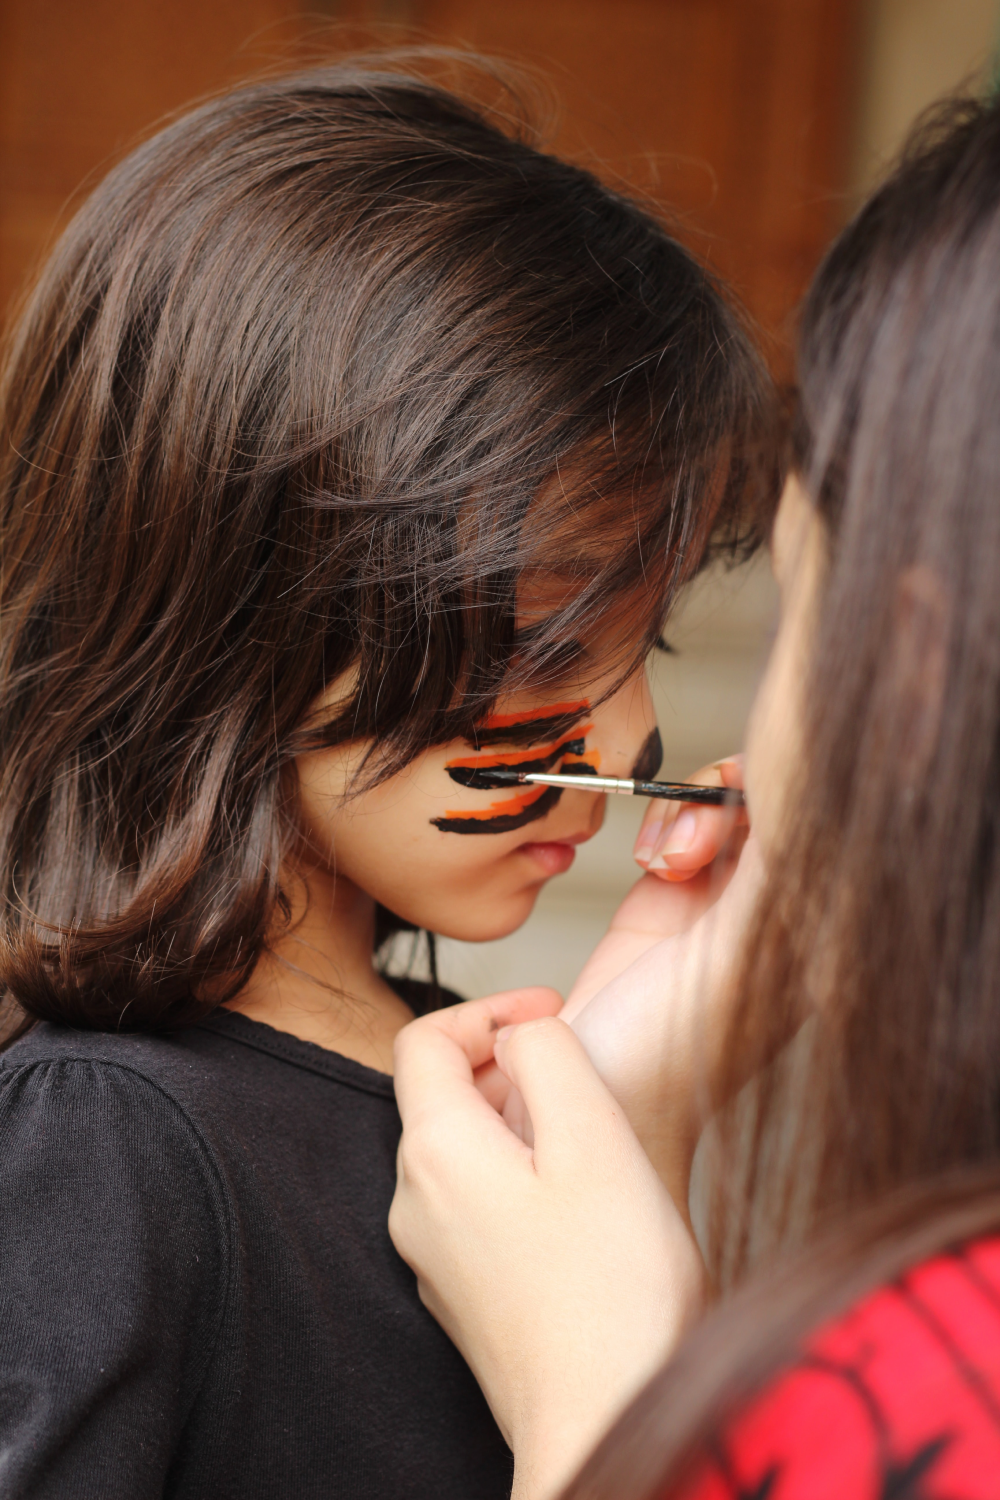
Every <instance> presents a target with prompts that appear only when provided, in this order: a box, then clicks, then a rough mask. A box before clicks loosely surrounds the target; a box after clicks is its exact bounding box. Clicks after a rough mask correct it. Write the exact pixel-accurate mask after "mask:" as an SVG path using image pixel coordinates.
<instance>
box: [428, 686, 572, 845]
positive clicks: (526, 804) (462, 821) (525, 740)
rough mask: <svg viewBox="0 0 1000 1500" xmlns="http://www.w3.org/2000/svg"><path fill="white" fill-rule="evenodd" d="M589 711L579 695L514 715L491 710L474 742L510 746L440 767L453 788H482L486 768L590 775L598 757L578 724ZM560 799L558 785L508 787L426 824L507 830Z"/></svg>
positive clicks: (470, 830)
mask: <svg viewBox="0 0 1000 1500" xmlns="http://www.w3.org/2000/svg"><path fill="white" fill-rule="evenodd" d="M589 711H590V702H589V700H588V699H586V698H584V699H581V700H580V701H579V702H576V703H553V704H551V705H548V706H546V707H543V708H534V709H530V710H527V711H525V712H523V713H519V714H494V715H492V716H491V717H490V718H489V719H486V720H484V722H483V724H482V725H480V726H478V727H477V729H476V743H477V745H479V746H485V745H491V744H493V745H495V744H505V745H510V746H511V747H512V748H511V749H509V750H505V751H504V752H502V753H497V752H494V753H483V752H482V751H479V752H477V753H476V754H473V755H468V756H462V757H460V758H457V759H455V760H450V761H448V762H447V763H446V765H445V770H446V771H447V772H448V775H449V776H450V777H451V779H452V780H453V781H455V782H457V783H458V784H459V786H466V787H476V788H479V789H482V790H486V789H487V788H488V787H489V785H490V781H489V773H490V770H491V769H492V770H503V771H572V772H573V773H574V774H575V775H578V776H579V775H587V774H588V773H589V774H591V775H595V774H596V772H597V769H598V766H599V764H600V756H599V755H597V754H596V753H591V754H589V755H588V754H587V752H586V737H587V734H588V732H589V731H590V729H591V728H592V727H593V726H592V725H590V724H581V723H580V720H581V718H583V717H585V716H586V714H588V713H589ZM518 743H521V744H526V748H525V749H524V750H520V751H519V750H517V749H515V748H513V747H514V746H515V745H516V744H518ZM494 785H502V783H494ZM561 797H562V789H561V788H560V787H527V788H525V789H523V790H518V791H508V792H507V794H506V795H505V796H503V797H501V798H498V799H496V800H495V801H493V802H491V803H489V805H488V806H487V807H485V808H483V810H482V811H479V810H478V809H477V810H474V811H467V810H466V809H464V808H463V809H461V810H454V811H453V810H448V811H447V812H445V814H444V816H443V817H440V818H432V819H431V822H432V823H433V825H434V827H435V828H439V829H440V830H441V831H442V833H471V834H488V833H492V834H496V833H511V832H514V831H515V830H516V829H518V828H525V827H526V826H527V825H528V824H529V823H534V822H536V821H537V820H538V819H539V818H544V817H545V816H546V815H547V814H548V813H550V812H551V811H552V809H553V808H554V807H555V806H556V804H557V803H558V802H559V800H560V798H561Z"/></svg>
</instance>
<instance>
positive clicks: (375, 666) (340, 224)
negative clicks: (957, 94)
mask: <svg viewBox="0 0 1000 1500" xmlns="http://www.w3.org/2000/svg"><path fill="white" fill-rule="evenodd" d="M2 400H3V408H2V412H3V415H2V422H3V444H2V459H0V462H2V466H3V467H2V479H0V492H2V505H3V512H2V514H3V522H2V524H3V538H2V548H0V557H2V567H3V594H2V598H3V636H2V669H0V705H2V707H0V726H2V755H0V788H2V790H0V869H2V871H3V882H4V906H3V915H2V935H0V983H2V986H3V989H4V992H5V995H6V1005H7V1026H8V1037H9V1039H15V1040H14V1044H13V1045H12V1046H10V1048H9V1050H8V1051H7V1052H6V1054H5V1055H4V1057H3V1059H2V1064H0V1120H2V1132H3V1142H4V1148H3V1153H2V1159H0V1177H2V1201H3V1205H4V1211H3V1215H2V1217H0V1256H2V1266H3V1271H2V1276H0V1302H2V1309H3V1311H2V1316H0V1350H2V1355H0V1393H2V1394H0V1426H2V1441H3V1449H2V1451H3V1488H4V1493H5V1495H9V1496H11V1497H13V1496H21V1495H25V1496H26V1495H28V1494H30V1495H32V1496H39V1497H40V1496H43V1495H45V1496H48V1495H51V1496H56V1495H58V1496H65V1495H70V1494H75V1495H100V1496H102V1497H103V1500H112V1497H114V1496H122V1497H123V1500H124V1497H128V1500H137V1497H139V1496H147V1495H148V1496H154V1495H170V1496H175V1497H195V1496H206V1497H207V1496H211V1497H212V1500H219V1497H222V1496H233V1497H240V1500H247V1497H250V1496H259V1497H268V1496H275V1497H278V1496H281V1497H287V1496H290V1495H294V1496H297V1497H298V1496H309V1495H315V1496H321V1495H322V1496H324V1497H325V1496H327V1495H329V1494H330V1493H331V1492H333V1491H335V1492H336V1493H337V1494H338V1495H343V1496H352V1495H356V1496H365V1497H370V1496H373V1495H386V1496H388V1495H400V1496H402V1495H405V1496H407V1497H420V1496H427V1497H428V1500H429V1497H432V1496H433V1497H435V1500H441V1497H445V1496H454V1497H455V1500H468V1497H469V1496H472V1495H475V1496H476V1497H477V1500H488V1497H490V1496H497V1497H499V1496H501V1495H503V1494H506V1493H507V1490H508V1488H509V1483H510V1470H509V1454H508V1452H507V1449H506V1447H505V1445H504V1442H503V1440H502V1439H501V1437H500V1434H499V1432H498V1431H497V1429H496V1427H495V1426H494V1424H493V1421H492V1419H491V1417H490V1413H489V1411H488V1409H487V1407H486V1404H485V1402H484V1401H483V1400H482V1398H481V1396H480V1394H479V1391H478V1389H477V1387H476V1385H475V1382H474V1381H473V1379H472V1377H471V1375H470V1374H469V1372H468V1371H467V1369H466V1368H465V1366H464V1365H463V1363H462V1361H461V1359H460V1358H459V1356H458V1355H457V1354H456V1352H455V1350H454V1349H453V1347H452V1346H451V1344H450V1343H449V1341H448V1340H447V1338H446V1337H445V1336H444V1334H443V1333H442V1332H441V1331H440V1329H439V1328H438V1327H437V1325H436V1324H435V1323H434V1321H433V1320H432V1319H431V1317H430V1316H429V1315H428V1314H427V1313H426V1311H425V1310H424V1309H423V1307H422V1306H421V1305H420V1302H419V1300H418V1297H417V1294H416V1289H415V1283H414V1281H413V1278H412V1276H411V1274H410V1272H409V1271H408V1270H407V1268H406V1267H405V1266H404V1265H403V1263H402V1261H400V1260H399V1259H398V1258H397V1257H396V1255H395V1252H394V1251H393V1249H392V1246H391V1244H390V1242H389V1239H388V1235H387V1232H386V1214H387V1210H388V1206H389V1202H390V1199H391V1196H392V1190H393V1181H394V1156H395V1151H396V1145H397V1140H398V1135H399V1128H400V1127H399V1119H398V1115H397V1113H396V1107H395V1103H394V1100H393V1093H392V1082H391V1079H390V1077H389V1076H388V1071H389V1067H390V1056H391V1043H392V1039H393V1036H394V1034H395V1032H396V1031H397V1030H398V1029H399V1027H400V1026H401V1025H402V1024H403V1023H404V1022H406V1021H407V1020H408V1019H409V1018H410V1017H411V1016H412V1014H413V1012H414V1011H415V1010H421V1009H425V1008H427V1007H428V1006H433V1005H434V1004H436V1003H438V998H439V997H438V995H437V990H436V986H434V985H431V986H424V985H420V984H416V983H414V982H411V981H399V980H392V981H390V980H388V979H387V978H385V977H384V976H383V975H382V974H381V973H380V971H379V968H378V966H377V963H376V962H375V955H376V952H377V949H378V946H379V944H380V943H381V941H382V939H383V938H384V937H385V935H386V934H388V933H389V932H391V931H392V930H393V929H398V928H401V927H416V928H420V927H423V928H426V929H427V930H428V932H431V933H433V932H441V933H447V934H450V935H453V936H456V937H461V938H466V939H470V938H471V939H487V938H494V937H497V936H499V935H500V934H503V933H507V932H510V931H512V930H513V929H514V928H515V927H516V926H517V925H518V924H519V923H520V922H522V921H523V920H524V919H525V917H526V916H527V915H528V913H529V912H530V910H531V907H532V904H533V901H534V899H535V897H536V895H537V893H538V891H539V889H540V888H541V886H542V885H543V884H544V882H545V881H546V880H547V879H548V878H549V877H550V876H551V875H553V874H556V873H558V872H559V871H561V870H564V869H566V868H567V867H568V865H569V864H570V863H571V861H572V858H573V851H574V847H575V846H576V845H577V844H579V843H581V842H582V841H584V840H585V839H588V838H590V837H591V836H592V835H593V834H594V833H595V832H596V831H597V829H598V827H599V825H600V821H601V805H602V804H601V799H600V798H598V797H595V796H592V795H589V794H585V793H582V792H569V793H566V794H565V795H563V796H560V795H559V794H558V793H557V794H552V793H551V792H549V791H541V792H539V791H537V790H534V789H532V790H530V791H528V792H527V793H521V792H517V791H505V790H502V789H496V788H493V789H490V788H489V787H488V786H487V787H486V789H483V788H482V786H481V785H480V784H477V778H476V777H475V775H474V773H475V772H476V771H480V772H482V771H488V770H489V769H490V768H492V767H495V766H497V765H498V764H500V765H508V766H509V765H518V766H525V765H529V766H530V765H543V766H546V767H561V766H566V767H569V766H573V767H575V768H577V769H584V768H591V769H593V770H597V769H598V768H599V769H600V770H602V771H607V772H610V773H612V774H624V773H627V772H630V771H635V772H636V773H637V774H642V775H649V774H652V773H653V772H654V771H655V768H656V765H657V764H658V760H659V750H658V737H657V734H656V730H655V725H654V723H653V720H652V716H651V712H650V706H649V698H648V694H647V691H646V688H645V683H644V679H643V675H642V661H643V658H644V656H645V653H646V652H647V650H648V649H649V647H650V646H651V644H652V643H653V642H655V640H656V638H657V636H658V633H659V630H660V628H661V625H662V622H663V619H664V617H665V613H666V611H667V609H668V606H669V604H670V601H671V599H672V598H673V596H674V594H675V592H676V590H677V588H678V586H679V585H680V584H681V583H683V582H684V580H685V579H686V578H688V577H689V576H690V575H691V574H692V573H693V572H695V571H696V570H697V568H698V567H699V566H700V565H701V564H702V562H703V561H704V559H705V557H706V556H707V555H708V552H709V550H710V547H711V546H712V545H713V544H714V543H716V542H718V543H720V544H724V545H727V546H729V547H736V548H739V547H743V546H748V545H751V544H752V543H753V541H754V540H755V538H756V535H757V534H758V531H759V520H758V514H757V511H756V509H755V507H756V506H757V504H758V501H757V498H756V496H757V493H758V491H757V489H756V488H755V483H756V481H755V478H754V465H753V463H752V462H750V460H749V458H748V455H751V454H752V448H753V444H754V443H755V442H756V441H757V440H758V439H761V438H763V437H764V436H765V435H766V425H767V395H766V385H765V381H764V379H763V377H762V375H761V371H760V368H759V366H758V363H757V361H756V358H755V356H754V354H753V352H752V351H751V348H750V346H749V345H748V343H747V340H746V338H745V336H744V335H743V333H742V332H741V329H740V327H739V325H738V323H737V322H736V321H735V320H734V318H733V316H732V315H731V314H730V313H729V312H728V311H727V309H726V306H725V305H724V303H723V301H722V300H721V298H720V295H719V292H718V291H717V289H716V288H715V286H714V285H713V284H712V282H711V281H710V280H709V279H708V278H707V277H706V275H705V274H704V273H703V272H702V271H701V270H700V269H699V268H698V267H697V266H696V265H695V264H694V263H693V262H692V261H691V259H690V258H689V257H688V256H687V255H686V254H685V253H684V251H683V250H681V249H680V248H679V246H678V245H677V244H676V243H675V242H674V241H672V240H671V239H670V238H669V237H668V236H667V235H666V234H665V233H664V231H663V230H662V229H661V228H660V227H659V226H658V225H657V224H656V223H655V222H653V221H652V220H651V219H650V217H649V216H648V215H647V214H646V213H644V212H642V211H641V210H639V209H638V208H636V207H635V206H634V205H633V204H630V203H629V202H627V201H626V200H624V199H622V198H620V197H618V196H617V195H615V194H613V193H611V192H609V191H608V190H607V189H605V188H603V187H601V186H600V185H599V184H598V183H597V182H596V181H595V180H594V179H593V178H592V177H590V176H589V175H588V174H587V173H586V172H583V171H581V170H579V169H577V168H574V167H570V166H567V165H565V164H564V163H561V162H559V161H557V160H555V159H554V158H552V157H551V156H547V155H544V154H542V153H541V152H540V151H539V150H538V149H537V148H536V147H535V146H533V145H532V144H531V143H530V141H529V139H528V138H527V133H526V131H524V130H522V131H520V132H519V133H518V132H513V133H505V132H504V131H502V130H501V129H499V128H498V127H497V126H496V125H494V124H492V123H490V121H489V120H488V119H486V118H485V117H484V116H483V115H482V114H481V113H478V112H477V111H476V110H475V109H473V108H472V107H470V106H468V105H466V104H464V103H462V102H460V101H459V100H458V99H456V98H453V97H451V96H449V95H447V94H445V93H443V92H441V91H440V90H438V89H437V88H435V87H432V86H430V85H429V84H427V83H425V82H421V81H419V80H414V79H412V78H408V77H404V76H393V75H388V74H385V75H383V74H379V73H376V72H371V71H364V70H363V69H352V68H350V67H344V68H336V69H327V70H323V71H318V72H314V73H311V74H304V75H302V76H299V77H295V78H291V79H284V80H277V81H268V82H265V83H261V84H257V85H253V86H250V87H247V88H243V89H240V90H238V91H236V92H234V93H232V94H229V95H228V96H226V97H224V98H220V99H218V100H216V101H214V102H212V103H209V104H207V105H205V106H203V107H202V108H200V109H198V110H197V111H195V112H194V113H192V114H190V115H188V116H186V117H185V118H183V119H181V120H179V121H178V122H177V123H175V124H173V125H171V126H170V127H168V128H167V129H165V130H164V131H162V132H161V133H160V134H159V135H157V136H156V137H154V138H153V139H152V140H150V141H149V142H147V143H146V144H145V145H144V146H142V147H140V148H139V149H138V150H137V151H135V152H134V153H133V154H132V155H131V156H130V157H129V158H128V159H127V160H126V161H125V162H124V163H123V164H122V165H121V166H120V167H119V168H117V170H115V171H114V172H113V173H112V174H111V175H110V177H108V179H107V180H106V181H105V182H104V184H103V185H102V186H101V187H100V188H99V189H98V190H97V192H96V193H95V194H94V195H93V197H92V198H91V199H90V201H89V202H88V203H87V204H86V206H85V207H84V209H83V210H82V212H81V213H80V215H79V216H78V218H77V219H76V220H75V222H74V223H73V225H72V226H71V227H70V229H69V230H68V231H67V233H66V235H65V236H64V238H63V240H62V241H61V243H60V245H59V247H58V248H57V250H56V252H55V254H54V256H53V259H52V261H51V263H50V264H49V266H48V267H47V269H46V270H45V272H44V274H43V276H42V278H41V281H40V284H39V286H38V288H37V290H36V291H35V293H34V295H33V297H32V299H31V301H30V303H29V305H28V307H27V310H26V312H25V314H24V317H23V319H22V321H21V323H20V325H19V327H18V329H17V331H16V333H15V336H14V340H13V347H12V349H11V352H10V356H9V359H8V362H7V367H6V375H5V380H4V387H3V397H2ZM479 780H481V778H479ZM18 1036H19V1038H20V1039H19V1040H16V1038H17V1037H18Z"/></svg>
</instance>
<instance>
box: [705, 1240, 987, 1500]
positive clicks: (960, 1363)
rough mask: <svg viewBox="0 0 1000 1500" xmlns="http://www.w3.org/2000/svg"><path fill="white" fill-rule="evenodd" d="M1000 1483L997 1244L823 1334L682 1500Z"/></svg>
mask: <svg viewBox="0 0 1000 1500" xmlns="http://www.w3.org/2000/svg"><path fill="white" fill-rule="evenodd" d="M998 1475H1000V1236H990V1237H987V1238H983V1239H978V1240H975V1241H972V1242H971V1243H969V1244H966V1245H964V1246H960V1247H958V1248H957V1249H954V1250H952V1251H949V1252H947V1253H945V1254H940V1255H936V1256H934V1257H933V1258H931V1259H930V1260H927V1261H924V1262H922V1263H921V1264H919V1265H917V1266H915V1267H913V1268H912V1269H910V1270H909V1271H907V1272H906V1273H905V1274H904V1275H902V1276H900V1277H898V1278H897V1279H896V1280H894V1281H892V1282H891V1283H888V1284H887V1285H884V1286H881V1287H879V1288H878V1289H876V1290H875V1291H874V1292H871V1293H869V1294H868V1295H867V1296H865V1297H864V1298H862V1299H861V1300H860V1301H858V1302H857V1303H855V1304H854V1305H853V1306H852V1307H850V1308H849V1309H848V1310H847V1311H846V1312H845V1313H842V1314H841V1315H840V1316H838V1317H836V1318H834V1319H831V1320H830V1321H829V1322H827V1323H826V1324H824V1325H823V1326H821V1327H820V1328H819V1329H817V1330H816V1332H815V1333H814V1334H813V1335H812V1336H811V1337H810V1338H809V1340H808V1341H807V1342H806V1344H805V1346H804V1348H803V1350H802V1353H801V1354H800V1355H799V1357H798V1358H797V1359H796V1360H795V1361H794V1362H793V1363H792V1364H791V1365H789V1366H787V1367H786V1368H785V1369H783V1370H782V1371H781V1372H779V1374H778V1375H777V1376H775V1377H774V1378H773V1379H772V1380H771V1381H770V1382H769V1383H768V1384H767V1385H766V1386H765V1387H764V1388H763V1390H762V1391H760V1392H759V1394H758V1395H757V1396H756V1397H755V1398H754V1399H753V1400H752V1402H751V1403H750V1405H749V1406H748V1407H746V1408H745V1409H744V1411H743V1412H742V1414H741V1415H740V1416H739V1417H738V1418H737V1419H736V1420H734V1421H733V1422H732V1423H731V1424H730V1426H729V1427H728V1428H727V1429H726V1430H725V1431H724V1432H723V1433H721V1434H720V1435H719V1436H718V1437H717V1438H716V1440H715V1442H714V1443H713V1445H712V1455H711V1458H710V1459H709V1461H708V1462H707V1464H706V1465H705V1467H704V1468H703V1469H702V1470H701V1472H700V1473H699V1475H698V1477H697V1479H696V1481H695V1483H694V1484H693V1485H691V1486H690V1487H687V1488H685V1489H684V1491H683V1494H684V1500H735V1497H737V1496H739V1497H745V1496H748V1495H753V1496H758V1497H760V1500H764V1497H767V1500H821V1497H823V1496H827V1495H830V1496H834V1495H838V1496H839V1495H862V1494H870V1495H872V1496H887V1495H897V1496H900V1497H902V1496H904V1495H907V1496H909V1495H913V1496H916V1495H918V1494H919V1495H925V1494H926V1495H931V1494H934V1495H937V1494H941V1495H945V1494H947V1495H955V1496H958V1495H961V1496H962V1500H980V1497H982V1500H987V1497H993V1496H995V1495H996V1493H997V1488H996V1486H997V1476H998Z"/></svg>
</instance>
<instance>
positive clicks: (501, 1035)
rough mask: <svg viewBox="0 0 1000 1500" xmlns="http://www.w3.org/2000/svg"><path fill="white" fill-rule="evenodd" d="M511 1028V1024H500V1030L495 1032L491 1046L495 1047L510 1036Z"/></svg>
mask: <svg viewBox="0 0 1000 1500" xmlns="http://www.w3.org/2000/svg"><path fill="white" fill-rule="evenodd" d="M513 1030H514V1028H513V1026H501V1027H500V1030H499V1031H498V1032H497V1034H496V1036H495V1037H494V1038H493V1046H494V1047H497V1046H498V1045H499V1043H500V1042H503V1041H506V1039H507V1037H509V1036H510V1034H511V1032H512V1031H513Z"/></svg>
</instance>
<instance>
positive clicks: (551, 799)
mask: <svg viewBox="0 0 1000 1500" xmlns="http://www.w3.org/2000/svg"><path fill="white" fill-rule="evenodd" d="M561 796H562V788H561V787H558V786H547V787H546V788H545V790H544V792H543V793H542V795H541V796H540V797H539V798H538V799H537V800H536V801H535V802H532V803H531V804H530V806H528V807H522V808H521V810H520V812H516V813H497V814H496V816H495V817H492V818H483V817H476V816H475V814H470V815H469V816H468V817H464V818H462V817H458V818H456V817H452V818H432V819H431V822H432V823H433V824H434V827H435V828H440V829H441V832H442V833H513V832H514V830H515V829H517V828H525V827H526V826H527V825H528V824H529V823H535V822H537V821H538V819H539V818H544V817H545V816H546V814H547V813H549V812H551V811H552V809H553V808H554V807H555V805H556V803H557V802H558V801H559V798H560V797H561Z"/></svg>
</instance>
